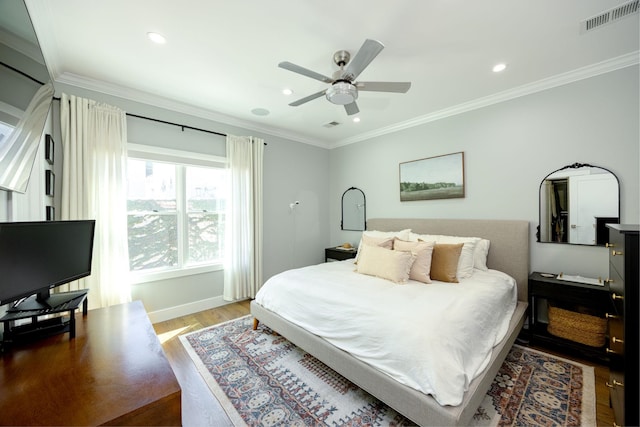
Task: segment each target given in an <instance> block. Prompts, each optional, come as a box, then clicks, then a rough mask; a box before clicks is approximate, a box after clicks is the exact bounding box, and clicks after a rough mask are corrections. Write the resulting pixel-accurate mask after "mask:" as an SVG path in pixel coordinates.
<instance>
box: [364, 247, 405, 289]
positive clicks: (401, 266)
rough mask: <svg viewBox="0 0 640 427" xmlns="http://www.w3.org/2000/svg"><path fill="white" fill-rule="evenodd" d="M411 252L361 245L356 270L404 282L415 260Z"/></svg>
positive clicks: (396, 281)
mask: <svg viewBox="0 0 640 427" xmlns="http://www.w3.org/2000/svg"><path fill="white" fill-rule="evenodd" d="M415 258H416V257H415V255H414V254H413V253H411V252H402V251H393V250H390V249H385V248H381V247H379V246H371V245H362V250H361V251H360V259H359V260H358V268H357V270H356V271H357V272H358V273H362V274H367V275H369V276H376V277H380V278H382V279H387V280H391V281H392V282H395V283H405V282H406V281H407V280H409V272H410V271H411V266H412V265H413V261H414V260H415Z"/></svg>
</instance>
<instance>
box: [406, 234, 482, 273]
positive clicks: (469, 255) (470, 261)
mask: <svg viewBox="0 0 640 427" xmlns="http://www.w3.org/2000/svg"><path fill="white" fill-rule="evenodd" d="M410 239H411V240H418V241H420V240H422V241H425V242H436V243H464V246H463V248H462V252H461V253H460V259H459V261H458V269H457V273H456V274H457V276H458V278H460V279H465V278H467V277H471V275H472V274H473V268H474V267H475V252H476V246H477V242H479V241H480V240H481V239H480V238H479V237H458V236H445V235H441V234H415V233H411V234H410ZM484 265H485V266H486V260H485V264H484Z"/></svg>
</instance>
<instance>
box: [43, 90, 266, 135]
mask: <svg viewBox="0 0 640 427" xmlns="http://www.w3.org/2000/svg"><path fill="white" fill-rule="evenodd" d="M53 99H55V100H56V101H60V98H59V97H54V98H53ZM126 115H127V116H130V117H135V118H137V119H144V120H150V121H152V122H157V123H164V124H166V125H172V126H178V127H179V128H182V131H183V132H184V130H185V129H191V130H197V131H199V132H205V133H212V134H214V135H220V136H224V137H226V136H227V134H226V133H221V132H216V131H213V130H208V129H201V128H196V127H193V126H188V125H181V124H179V123H174V122H168V121H166V120H160V119H154V118H153V117H145V116H140V115H138V114H133V113H126ZM264 145H267V143H266V142H265V143H264Z"/></svg>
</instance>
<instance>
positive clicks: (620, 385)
mask: <svg viewBox="0 0 640 427" xmlns="http://www.w3.org/2000/svg"><path fill="white" fill-rule="evenodd" d="M613 385H614V386H615V387H624V383H621V382H620V381H616V380H613Z"/></svg>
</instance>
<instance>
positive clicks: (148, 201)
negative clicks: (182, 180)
mask: <svg viewBox="0 0 640 427" xmlns="http://www.w3.org/2000/svg"><path fill="white" fill-rule="evenodd" d="M127 167H128V171H127V175H128V176H127V209H128V211H129V212H130V213H131V212H167V211H175V210H176V167H175V166H174V165H171V164H168V163H161V162H152V161H147V160H138V159H129V162H128V165H127Z"/></svg>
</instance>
